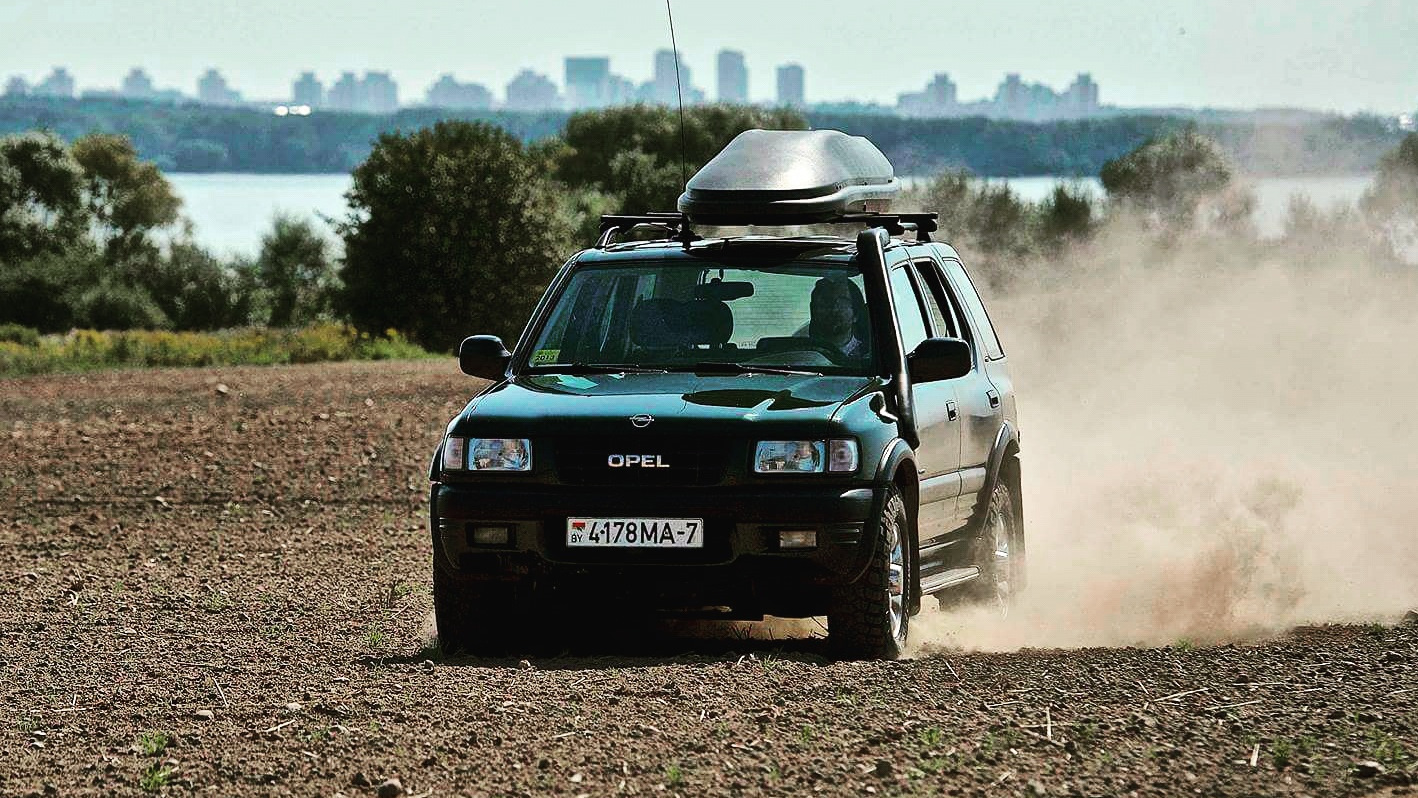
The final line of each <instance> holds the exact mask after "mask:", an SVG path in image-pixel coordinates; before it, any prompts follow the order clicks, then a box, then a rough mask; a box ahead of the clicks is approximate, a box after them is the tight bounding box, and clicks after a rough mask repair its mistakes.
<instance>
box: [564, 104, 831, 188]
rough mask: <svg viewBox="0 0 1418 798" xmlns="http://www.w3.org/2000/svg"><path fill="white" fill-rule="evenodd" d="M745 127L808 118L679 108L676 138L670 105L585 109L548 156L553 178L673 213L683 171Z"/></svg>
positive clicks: (799, 124) (793, 126) (782, 125)
mask: <svg viewBox="0 0 1418 798" xmlns="http://www.w3.org/2000/svg"><path fill="white" fill-rule="evenodd" d="M750 128H764V129H769V130H805V129H806V128H807V120H806V119H804V118H803V116H802V115H801V114H799V113H797V112H796V111H791V110H786V109H780V110H765V109H762V108H753V107H751V106H737V105H701V106H696V107H694V108H689V109H686V110H685V117H684V131H683V139H682V140H681V132H680V117H679V111H678V110H676V109H673V108H665V107H660V106H646V105H633V106H624V107H619V108H609V109H605V110H600V111H585V112H582V113H577V114H572V115H571V118H570V119H568V120H567V121H566V131H565V133H563V134H562V139H561V141H562V143H563V146H562V147H561V148H560V149H559V150H558V151H556V153H555V154H554V160H555V162H556V176H557V178H558V179H560V180H561V181H562V182H564V183H566V184H568V185H570V186H573V187H581V188H592V189H596V190H597V191H600V192H603V193H606V194H611V195H614V196H616V197H617V198H619V200H620V202H619V209H620V210H622V211H624V212H628V213H645V212H647V211H665V210H674V208H675V202H676V201H677V200H678V199H679V195H680V192H682V191H683V190H684V176H685V175H692V174H694V172H695V171H697V170H698V169H699V167H701V166H703V165H704V164H705V163H707V162H708V160H709V159H710V158H713V157H714V156H715V155H717V154H718V152H719V150H722V149H723V148H724V146H725V145H726V144H728V143H729V142H730V141H731V140H733V138H734V136H737V135H738V134H739V133H742V132H743V131H745V130H749V129H750ZM681 144H683V147H682V148H681ZM681 158H683V161H681Z"/></svg>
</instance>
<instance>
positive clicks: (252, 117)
mask: <svg viewBox="0 0 1418 798" xmlns="http://www.w3.org/2000/svg"><path fill="white" fill-rule="evenodd" d="M698 112H699V110H698V109H696V113H698ZM577 116H578V115H575V114H569V113H567V112H563V111H546V112H514V111H452V110H447V109H437V108H416V109H405V110H402V111H399V112H398V113H395V114H391V115H372V114H359V113H345V112H328V111H321V112H317V113H315V114H313V115H311V116H284V117H279V116H276V115H274V114H272V113H269V112H265V111H260V110H256V109H250V108H220V107H213V106H200V105H172V104H162V103H153V102H145V101H140V100H124V99H118V98H91V99H89V98H86V99H82V100H66V99H59V98H47V97H4V98H0V135H4V134H12V133H21V132H25V131H29V130H48V131H51V132H53V133H55V134H56V135H58V136H59V137H60V138H61V139H63V140H65V141H74V140H76V139H78V138H79V137H81V136H84V135H86V134H88V133H90V132H94V131H102V132H121V133H122V134H124V135H126V136H128V137H129V139H130V140H131V141H132V142H133V145H134V147H135V148H136V150H137V151H138V153H139V155H140V156H141V157H142V158H144V159H146V160H150V161H153V162H154V163H156V164H157V165H158V167H159V168H160V169H162V170H164V171H169V172H170V171H180V172H268V173H333V172H349V171H351V170H353V169H354V168H355V167H356V166H358V165H359V164H361V163H363V162H364V161H365V159H366V158H367V157H368V156H369V154H370V151H371V148H372V146H373V142H374V141H375V140H377V139H378V137H379V136H380V135H382V134H384V133H390V132H399V131H412V130H421V129H424V128H428V127H432V126H433V125H434V124H436V123H437V122H439V121H443V120H456V121H470V122H486V123H489V124H492V125H494V126H497V127H500V128H502V129H503V130H506V131H507V132H508V133H510V134H511V135H512V136H514V137H515V138H517V139H519V140H521V141H522V142H523V143H524V144H530V143H533V142H537V141H542V140H545V139H549V138H553V137H557V136H560V135H562V134H563V133H564V132H565V130H566V128H567V126H568V125H569V124H570V123H571V121H572V120H573V119H575V118H577ZM806 120H807V123H808V124H809V125H811V126H812V127H814V128H827V129H834V130H841V131H844V132H846V133H851V134H853V135H860V136H866V137H867V138H869V139H871V140H872V141H873V142H876V144H877V146H878V147H880V148H881V149H882V151H883V152H885V153H886V155H887V157H888V158H890V159H891V161H892V163H893V164H895V165H896V168H897V170H898V172H899V173H900V174H909V175H929V174H935V173H937V172H939V171H941V170H944V169H955V168H960V169H968V170H970V171H971V172H973V173H975V174H979V175H991V176H997V177H1012V176H1019V175H1063V176H1092V175H1097V174H1098V173H1099V171H1100V170H1101V169H1102V167H1103V164H1104V163H1106V162H1107V161H1108V160H1111V159H1113V158H1117V157H1119V156H1121V155H1123V154H1125V153H1127V152H1129V151H1131V150H1132V149H1134V148H1135V147H1137V146H1138V145H1139V144H1141V143H1142V142H1144V141H1146V140H1147V139H1149V138H1154V137H1156V136H1159V135H1164V134H1166V133H1168V132H1172V131H1175V130H1178V129H1181V128H1183V127H1185V126H1186V125H1187V124H1188V123H1187V122H1186V121H1185V120H1183V119H1181V118H1178V117H1175V116H1166V115H1154V116H1119V117H1100V118H1093V119H1084V120H1074V121H1059V122H1046V123H1033V122H1018V121H1011V120H992V119H986V118H983V117H971V118H958V119H907V118H902V117H897V116H892V115H887V114H880V113H877V114H870V113H842V112H832V111H820V112H819V111H811V112H808V113H807V114H806ZM1201 130H1202V131H1203V132H1204V133H1205V134H1206V135H1207V136H1209V137H1211V138H1213V139H1215V140H1216V141H1217V142H1219V143H1220V145H1221V146H1222V148H1223V149H1224V150H1225V151H1226V152H1227V153H1228V155H1229V156H1230V157H1231V159H1232V160H1233V161H1234V162H1235V163H1236V164H1237V165H1238V166H1239V167H1240V168H1241V169H1242V170H1243V171H1246V172H1248V173H1251V174H1280V173H1291V172H1306V173H1354V172H1367V171H1371V170H1372V169H1373V168H1374V166H1375V164H1376V163H1377V162H1378V159H1379V158H1380V157H1381V156H1382V154H1383V153H1384V152H1387V151H1388V150H1390V149H1392V148H1393V147H1394V146H1395V145H1396V144H1397V141H1398V138H1399V137H1398V135H1397V134H1396V133H1394V132H1393V131H1391V130H1390V129H1388V127H1387V126H1386V125H1385V123H1384V122H1383V120H1380V119H1378V118H1376V117H1354V118H1342V117H1332V118H1323V119H1318V120H1309V121H1304V122H1295V121H1289V122H1265V123H1261V122H1244V121H1237V120H1234V119H1228V118H1217V119H1214V120H1207V121H1204V122H1203V123H1202V125H1201Z"/></svg>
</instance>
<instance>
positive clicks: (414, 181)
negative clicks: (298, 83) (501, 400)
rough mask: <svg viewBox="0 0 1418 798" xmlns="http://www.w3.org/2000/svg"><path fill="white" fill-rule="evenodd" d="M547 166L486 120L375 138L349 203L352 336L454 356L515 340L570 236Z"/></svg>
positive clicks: (347, 277) (346, 270)
mask: <svg viewBox="0 0 1418 798" xmlns="http://www.w3.org/2000/svg"><path fill="white" fill-rule="evenodd" d="M544 166H545V164H544V162H543V161H542V160H541V159H540V158H538V157H536V156H535V155H534V154H532V153H529V152H528V151H527V149H526V148H525V147H524V146H523V145H522V143H521V142H520V141H519V140H517V139H516V138H514V137H513V136H511V135H510V134H508V133H506V132H505V131H503V130H501V129H500V128H496V127H493V126H491V125H488V124H486V123H481V122H456V121H448V122H439V123H437V124H435V125H434V126H433V127H432V128H425V129H422V130H418V131H415V132H413V133H409V134H400V133H391V134H384V135H382V136H380V137H379V139H378V141H377V142H376V143H375V145H374V149H373V150H372V151H371V152H370V155H369V158H368V160H366V161H365V162H364V163H362V164H360V165H359V166H358V167H357V168H356V169H355V170H354V175H353V179H354V180H353V186H352V187H351V188H350V191H349V193H347V194H346V195H345V197H346V199H347V201H348V202H349V206H350V214H349V216H348V217H346V219H345V220H344V221H343V222H341V223H340V224H339V226H338V230H339V233H340V235H341V237H342V238H343V239H344V243H345V259H344V265H343V267H342V268H341V270H340V277H341V279H342V280H343V281H344V289H343V291H342V294H341V305H342V306H343V309H344V310H345V311H346V312H347V313H348V315H349V318H350V320H351V321H352V322H353V323H354V324H355V326H357V327H358V328H359V329H361V330H364V331H368V332H373V333H383V332H384V331H385V330H388V329H397V330H400V331H401V332H403V333H405V334H407V335H408V336H409V337H411V338H412V339H413V340H415V341H416V342H418V343H419V344H421V345H423V346H424V347H425V348H428V349H434V350H439V351H451V350H452V349H453V348H454V347H456V345H457V343H458V341H459V340H460V339H461V338H462V337H463V336H465V335H468V334H469V333H472V332H487V333H495V334H497V335H501V336H503V338H504V339H508V340H509V341H510V339H512V338H513V337H514V336H515V335H517V333H518V332H519V331H520V330H521V329H522V327H523V324H524V322H525V320H526V318H527V316H528V314H529V313H530V311H531V309H532V307H533V305H534V304H535V303H536V301H537V298H538V295H539V294H540V293H541V291H542V289H543V288H544V287H545V285H546V283H547V281H548V280H549V279H550V278H551V275H552V274H553V273H554V270H555V268H556V265H557V263H558V262H559V260H558V256H557V253H558V251H559V250H562V249H563V247H564V245H565V243H566V241H567V238H568V234H569V232H570V231H569V229H567V226H568V225H567V221H566V220H567V218H568V216H567V214H566V213H565V212H564V210H565V209H564V208H563V207H561V205H560V203H559V201H558V199H557V197H556V196H555V193H554V191H553V187H552V185H551V183H550V181H548V180H547V179H546V176H545V172H544Z"/></svg>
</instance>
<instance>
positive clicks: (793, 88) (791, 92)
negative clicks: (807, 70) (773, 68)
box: [778, 64, 806, 108]
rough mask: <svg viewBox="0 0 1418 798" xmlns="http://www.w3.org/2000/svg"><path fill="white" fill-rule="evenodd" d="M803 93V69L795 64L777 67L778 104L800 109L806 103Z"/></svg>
mask: <svg viewBox="0 0 1418 798" xmlns="http://www.w3.org/2000/svg"><path fill="white" fill-rule="evenodd" d="M805 97H806V95H805V94H804V92H803V68H802V67H801V66H799V65H797V64H784V65H783V66H780V67H778V104H779V105H783V106H787V107H789V108H801V107H803V106H804V105H805V104H806V103H805V102H804V98H805Z"/></svg>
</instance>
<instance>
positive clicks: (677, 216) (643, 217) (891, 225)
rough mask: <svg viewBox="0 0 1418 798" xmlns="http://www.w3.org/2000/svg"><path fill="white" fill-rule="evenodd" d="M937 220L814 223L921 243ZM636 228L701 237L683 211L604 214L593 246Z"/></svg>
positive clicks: (867, 216)
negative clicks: (872, 230) (883, 233)
mask: <svg viewBox="0 0 1418 798" xmlns="http://www.w3.org/2000/svg"><path fill="white" fill-rule="evenodd" d="M936 219H937V214H934V213H844V214H842V215H840V216H833V217H830V218H827V219H823V220H821V221H819V222H815V224H860V225H864V226H867V227H881V228H883V229H885V230H886V232H887V233H889V234H891V235H893V236H901V235H905V234H906V233H907V232H908V231H909V232H912V233H915V234H916V240H917V241H919V242H922V243H924V242H928V241H930V240H931V233H934V232H935V231H936V230H938V229H940V227H939V224H938V223H937V221H936ZM760 224H762V225H765V226H770V227H779V226H784V227H797V226H800V225H796V224H793V225H784V224H783V223H782V222H775V221H774V220H772V219H765V220H763V221H762V222H760ZM637 227H657V228H660V229H661V230H664V231H665V232H666V233H667V234H668V235H666V236H665V238H664V239H662V240H666V241H671V240H672V241H679V242H681V243H683V244H684V245H685V246H686V247H687V246H689V245H690V243H691V242H694V241H698V240H699V239H700V238H701V236H699V235H696V234H695V233H694V231H693V230H691V229H690V227H689V220H688V219H686V218H685V215H684V214H682V213H672V212H662V213H646V214H640V215H631V216H627V215H607V216H602V217H601V236H600V238H599V239H597V240H596V247H595V248H596V249H605V248H606V247H608V246H610V245H611V244H614V243H615V242H616V238H617V236H618V235H619V234H622V233H628V232H630V231H631V230H634V229H635V228H637Z"/></svg>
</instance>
